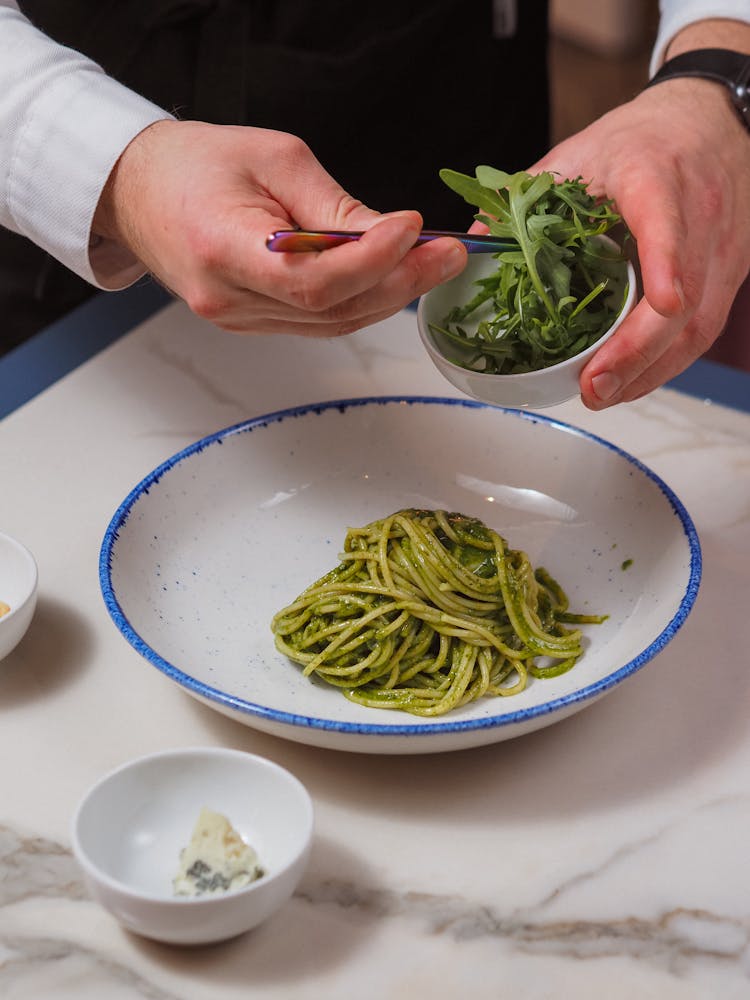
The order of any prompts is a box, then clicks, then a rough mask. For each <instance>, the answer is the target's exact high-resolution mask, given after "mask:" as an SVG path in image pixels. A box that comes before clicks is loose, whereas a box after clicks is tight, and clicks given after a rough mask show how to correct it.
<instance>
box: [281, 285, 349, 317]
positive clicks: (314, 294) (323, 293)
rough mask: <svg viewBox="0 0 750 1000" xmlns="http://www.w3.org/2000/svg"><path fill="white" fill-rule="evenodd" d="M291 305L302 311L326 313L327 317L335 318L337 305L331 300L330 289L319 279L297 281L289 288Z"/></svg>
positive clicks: (338, 307)
mask: <svg viewBox="0 0 750 1000" xmlns="http://www.w3.org/2000/svg"><path fill="white" fill-rule="evenodd" d="M290 297H291V299H292V303H293V305H294V306H295V307H296V308H298V309H301V310H302V311H304V312H308V313H314V314H320V313H326V314H327V318H332V319H335V318H336V312H337V309H340V308H341V306H337V305H336V304H334V303H333V302H332V298H331V289H330V288H329V287H328V286H327V285H326V284H325V283H324V282H321V281H317V280H314V279H312V280H306V281H299V282H297V283H295V285H294V286H293V287H292V288H291V289H290Z"/></svg>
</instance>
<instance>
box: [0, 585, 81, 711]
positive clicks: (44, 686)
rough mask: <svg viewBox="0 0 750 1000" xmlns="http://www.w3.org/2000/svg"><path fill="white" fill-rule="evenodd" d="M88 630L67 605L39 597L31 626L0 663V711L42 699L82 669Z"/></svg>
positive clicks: (75, 677)
mask: <svg viewBox="0 0 750 1000" xmlns="http://www.w3.org/2000/svg"><path fill="white" fill-rule="evenodd" d="M92 645H93V636H92V633H91V629H90V628H89V626H88V625H87V624H86V622H85V619H84V618H82V616H81V615H80V614H79V613H78V612H77V611H76V610H75V609H74V607H73V606H72V605H70V604H65V603H63V602H62V601H57V600H51V599H50V598H48V597H40V598H39V601H38V603H37V607H36V611H35V613H34V617H33V619H32V622H31V625H30V626H29V630H28V632H27V633H26V635H25V636H24V637H23V639H22V640H21V642H20V643H19V644H18V646H16V648H15V649H14V650H13V652H12V653H11V654H10V655H9V656H7V657H6V658H5V659H4V660H3V661H2V662H1V663H0V711H3V710H4V709H13V708H16V707H18V706H21V705H25V704H28V703H29V702H34V701H39V700H41V699H43V698H46V697H47V696H48V695H50V694H52V693H53V692H55V691H56V690H58V689H59V688H61V687H64V686H65V685H67V684H70V683H72V682H73V681H75V680H76V679H77V677H78V675H79V674H80V673H81V671H82V670H83V669H84V668H85V664H86V662H87V661H88V659H89V653H90V650H91V648H92Z"/></svg>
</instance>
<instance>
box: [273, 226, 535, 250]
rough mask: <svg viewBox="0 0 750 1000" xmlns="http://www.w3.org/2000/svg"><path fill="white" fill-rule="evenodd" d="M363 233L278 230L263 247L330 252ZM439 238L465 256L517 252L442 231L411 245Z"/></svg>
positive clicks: (476, 236) (427, 232)
mask: <svg viewBox="0 0 750 1000" xmlns="http://www.w3.org/2000/svg"><path fill="white" fill-rule="evenodd" d="M363 235H364V233H363V232H359V231H357V230H354V229H329V230H320V231H316V230H311V229H280V230H278V231H277V232H275V233H271V234H270V235H269V236H267V237H266V246H267V247H268V249H269V250H273V251H274V253H309V252H310V251H314V250H317V251H320V250H330V249H331V248H332V247H338V246H341V245H342V244H344V243H351V242H353V241H354V240H358V239H359V238H360V237H361V236H363ZM441 236H450V237H451V238H452V239H454V240H458V241H459V242H460V243H463V245H464V246H465V247H466V249H467V250H468V252H469V253H502V252H503V251H505V250H517V249H518V244H517V243H516V242H515V241H514V240H503V239H500V238H498V237H497V236H483V235H482V234H480V233H453V232H449V231H448V230H445V229H423V230H422V232H421V233H420V234H419V236H418V237H417V239H416V242H415V243H414V246H419V245H420V244H422V243H429V241H430V240H436V239H438V238H439V237H441Z"/></svg>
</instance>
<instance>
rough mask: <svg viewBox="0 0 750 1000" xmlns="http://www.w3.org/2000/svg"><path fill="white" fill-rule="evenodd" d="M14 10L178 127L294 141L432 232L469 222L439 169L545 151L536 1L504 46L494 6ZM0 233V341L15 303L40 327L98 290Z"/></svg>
mask: <svg viewBox="0 0 750 1000" xmlns="http://www.w3.org/2000/svg"><path fill="white" fill-rule="evenodd" d="M21 7H22V9H23V11H24V13H25V14H26V15H27V16H28V17H29V18H30V19H31V20H32V21H33V22H34V23H35V24H36V25H37V26H38V27H40V28H41V29H43V30H44V31H45V32H47V34H49V35H50V36H52V37H53V38H55V39H56V40H58V41H60V42H62V43H63V44H65V45H69V46H70V47H72V48H75V49H77V50H79V51H82V52H84V53H85V54H86V55H88V56H90V57H91V58H92V59H94V60H95V61H96V62H98V63H99V64H100V65H101V66H102V67H103V68H104V69H105V70H106V72H107V73H108V74H109V75H110V76H112V77H114V78H115V79H117V80H119V81H120V82H122V83H124V84H125V85H127V86H128V87H130V88H132V89H133V90H135V91H137V92H138V93H140V94H142V95H143V96H145V97H148V98H149V99H150V100H152V101H154V102H155V103H156V104H158V105H159V106H161V107H163V108H165V109H166V110H168V111H171V112H173V113H174V114H176V116H177V117H178V118H182V119H194V120H201V121H208V122H216V123H223V124H234V125H238V124H252V125H256V126H260V127H265V128H273V129H278V130H280V131H285V132H291V133H293V134H295V135H299V136H301V137H302V138H303V139H304V140H305V141H306V142H307V143H308V144H309V146H310V147H311V148H312V150H313V151H314V153H315V154H316V156H317V157H318V159H319V160H320V161H321V162H322V164H323V166H324V167H325V168H326V169H327V170H328V171H329V172H330V173H331V174H332V175H333V176H334V177H335V178H336V180H337V181H338V182H339V183H340V184H341V185H342V186H343V187H344V188H346V189H347V191H349V192H350V193H351V194H352V195H354V196H355V197H357V198H360V199H361V200H362V201H364V202H365V203H366V204H367V205H369V206H370V207H372V208H375V209H378V210H380V211H392V210H395V209H402V208H416V209H418V210H419V211H420V212H421V213H422V215H423V217H424V220H425V225H426V226H428V227H432V228H445V229H461V230H463V229H466V228H467V227H468V225H469V224H470V222H471V210H470V208H469V206H467V205H466V204H464V203H463V202H462V201H461V200H460V199H459V198H458V197H457V196H456V195H455V194H453V193H452V192H450V191H449V190H448V189H447V188H446V187H445V186H444V185H443V184H442V182H441V181H440V179H439V177H438V170H439V169H440V168H441V167H452V168H453V169H456V170H461V171H464V172H469V173H471V172H473V169H474V167H475V166H476V165H477V164H479V163H488V164H491V165H493V166H497V167H500V168H502V169H504V170H510V171H512V170H518V169H523V168H524V167H526V166H528V165H529V164H530V163H532V162H533V161H534V160H535V159H536V158H537V157H539V156H540V155H541V154H542V153H543V152H544V150H545V149H546V148H547V145H548V141H549V117H548V115H549V112H548V108H549V101H548V79H547V43H546V39H547V0H518V2H517V8H518V13H517V26H516V31H515V34H514V36H513V37H511V38H496V37H494V35H493V4H492V2H490V0H471V2H468V3H467V2H466V0H430V2H425V0H379V2H377V3H365V2H362V0H360V2H359V3H353V2H352V0H315V2H309V3H305V2H303V0H276V2H274V0H130V2H123V0H69V2H66V3H60V2H59V0H25V2H24V0H22V2H21ZM0 236H2V237H3V239H2V241H1V242H0V317H3V319H2V320H0V322H1V323H2V326H0V342H2V341H3V339H5V340H6V342H7V338H6V337H5V336H4V334H3V328H4V327H5V326H6V323H5V319H6V318H7V317H8V316H9V306H11V307H12V306H13V304H14V302H13V300H15V307H16V315H19V316H20V315H22V316H24V317H25V318H26V325H28V322H29V321H31V322H32V323H33V322H37V325H38V326H40V325H44V323H46V322H49V321H50V318H54V314H57V315H59V314H61V313H62V312H64V311H66V310H67V309H69V308H71V306H72V305H75V304H76V302H77V301H82V300H83V298H85V297H86V296H87V295H89V294H91V292H92V291H93V290H92V289H91V286H89V285H87V284H86V283H85V282H83V281H82V280H81V279H79V278H77V277H76V276H75V275H72V274H71V273H70V272H68V271H67V270H66V269H65V268H63V267H62V265H59V264H58V263H57V262H55V261H53V260H52V259H51V258H50V257H49V256H48V255H47V254H45V253H43V252H42V251H39V250H38V249H37V248H35V247H32V246H31V245H30V244H28V241H26V240H23V238H22V237H17V236H15V234H12V233H5V232H3V231H0ZM21 244H26V245H24V247H23V250H22V251H21V250H20V249H19V247H20V245H21ZM6 265H7V266H6ZM3 275H4V277H3ZM51 314H52V315H51Z"/></svg>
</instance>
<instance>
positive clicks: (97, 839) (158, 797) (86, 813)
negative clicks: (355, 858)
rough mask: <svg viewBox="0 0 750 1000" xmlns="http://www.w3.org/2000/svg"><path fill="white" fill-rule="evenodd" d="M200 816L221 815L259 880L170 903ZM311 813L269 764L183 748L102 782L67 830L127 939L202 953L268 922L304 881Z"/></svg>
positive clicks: (297, 788)
mask: <svg viewBox="0 0 750 1000" xmlns="http://www.w3.org/2000/svg"><path fill="white" fill-rule="evenodd" d="M203 807H208V808H210V809H211V810H213V811H214V812H218V813H221V814H222V815H224V816H226V818H227V819H228V820H229V822H230V823H231V824H232V826H233V827H234V829H235V830H236V831H237V832H238V833H239V834H240V836H241V837H242V839H243V840H245V841H246V842H247V843H248V844H250V845H251V846H252V847H253V848H254V849H255V851H256V853H257V855H258V860H259V863H260V865H261V867H262V868H263V870H264V874H263V875H262V876H261V877H260V878H259V879H257V880H256V881H254V882H251V883H250V884H249V885H247V886H246V887H244V888H241V889H236V890H229V891H226V892H223V893H219V894H210V895H209V894H204V895H201V896H176V895H174V892H173V888H172V879H173V877H174V875H175V874H176V872H177V869H178V865H179V856H180V851H181V850H182V849H183V848H184V847H186V846H187V844H188V842H189V841H190V837H191V834H192V830H193V826H194V824H195V822H196V820H197V818H198V815H199V813H200V811H201V809H202V808H203ZM312 830H313V808H312V803H311V800H310V796H309V795H308V793H307V791H306V790H305V788H304V787H303V785H302V784H301V783H300V782H299V781H298V780H297V779H296V778H295V777H294V776H293V775H291V774H290V773H289V772H288V771H286V770H284V768H282V767H279V765H277V764H274V763H273V762H272V761H269V760H266V759H264V758H262V757H258V756H255V755H253V754H248V753H244V752H242V751H238V750H228V749H222V748H186V749H178V750H170V751H166V752H163V753H156V754H151V755H149V756H146V757H141V758H138V759H137V760H134V761H131V762H129V763H127V764H125V765H123V766H122V767H119V768H117V769H116V770H114V771H112V772H111V773H109V774H107V775H105V776H104V777H103V778H102V779H101V780H100V781H99V782H98V783H97V784H96V785H94V787H93V788H92V789H91V790H90V791H89V792H88V794H87V795H86V796H85V797H84V799H83V801H82V802H81V804H80V805H79V807H78V809H77V811H76V813H75V816H74V819H73V824H72V840H73V850H74V853H75V856H76V859H77V860H78V863H79V865H80V866H81V869H82V871H83V874H84V878H85V881H86V885H87V887H88V890H89V892H90V894H91V896H92V897H93V898H94V899H95V900H97V901H98V902H99V903H100V904H101V905H102V906H103V907H105V909H107V910H109V911H110V912H111V913H112V915H113V916H114V917H115V918H116V919H117V920H119V921H120V923H121V924H123V926H125V927H126V928H128V929H129V930H131V931H133V932H135V933H136V934H140V935H142V936H144V937H148V938H152V939H154V940H157V941H163V942H167V943H169V944H181V945H191V944H210V943H212V942H216V941H222V940H225V939H227V938H231V937H235V936H236V935H238V934H242V933H244V932H245V931H248V930H251V929H252V928H253V927H256V926H257V925H258V924H260V923H261V922H263V921H264V920H267V919H268V918H269V917H270V916H271V915H272V914H273V913H275V912H276V911H277V910H278V909H280V907H282V906H283V905H284V903H286V902H287V900H288V899H289V898H290V897H291V895H292V893H293V892H294V889H295V888H296V886H297V884H298V882H299V880H300V878H301V877H302V874H303V872H304V869H305V866H306V863H307V859H308V855H309V850H310V845H311V841H312Z"/></svg>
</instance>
